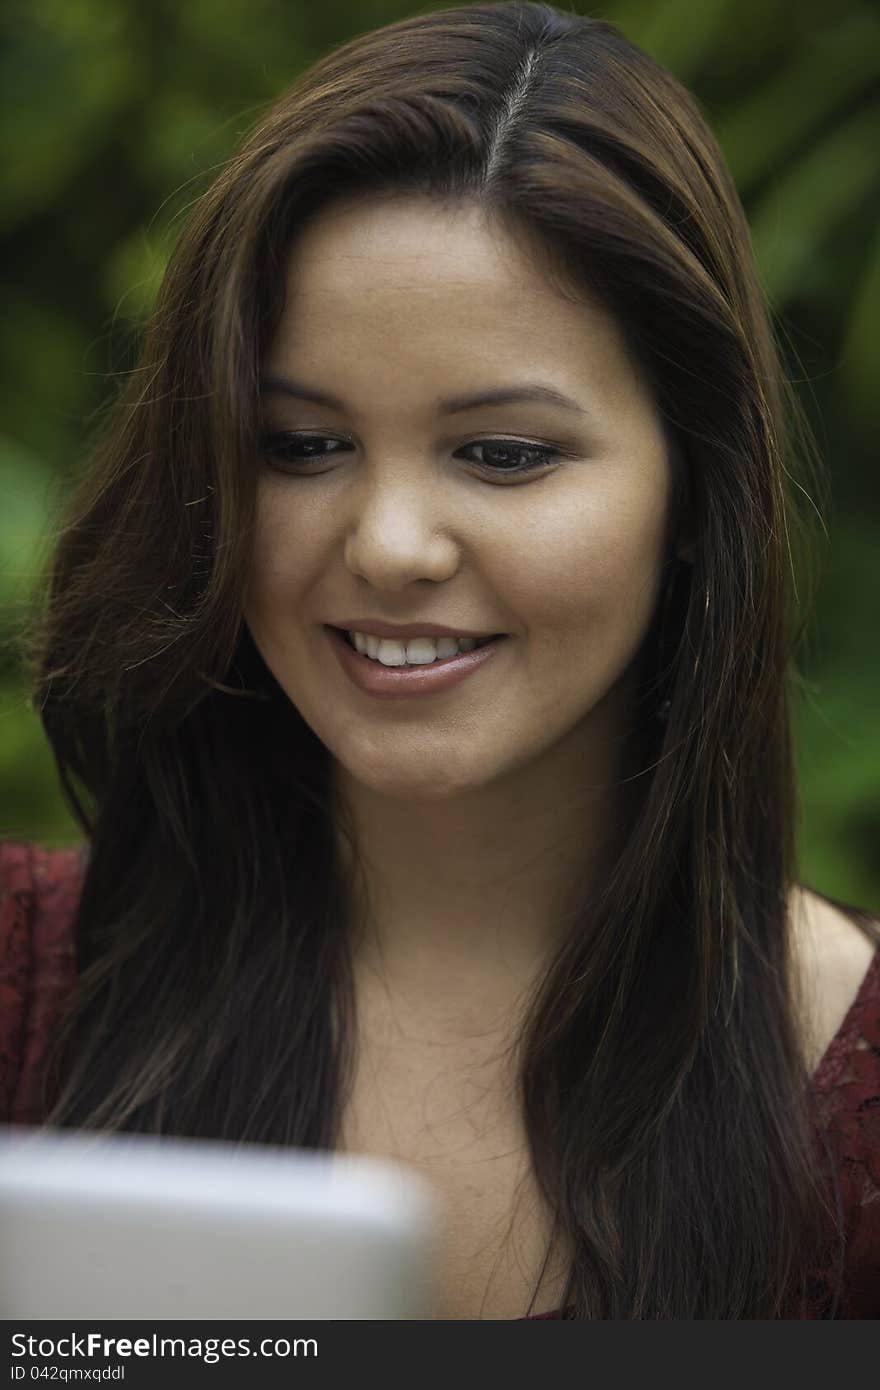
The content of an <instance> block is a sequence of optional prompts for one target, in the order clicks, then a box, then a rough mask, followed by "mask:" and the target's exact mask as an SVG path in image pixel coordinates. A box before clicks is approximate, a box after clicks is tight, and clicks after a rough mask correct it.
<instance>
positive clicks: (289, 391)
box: [260, 373, 587, 415]
mask: <svg viewBox="0 0 880 1390" xmlns="http://www.w3.org/2000/svg"><path fill="white" fill-rule="evenodd" d="M260 389H261V391H263V392H265V393H267V394H268V393H271V392H277V393H279V394H280V395H284V396H295V397H296V398H297V399H298V400H302V401H308V402H309V403H310V404H311V405H323V406H326V407H327V408H328V409H330V410H338V411H340V412H342V413H345V410H346V407H345V402H344V401H342V400H340V399H339V397H338V396H333V395H331V394H330V392H329V391H316V390H314V389H313V388H312V387H310V386H306V385H305V384H304V383H303V382H299V381H293V380H292V379H291V378H290V377H282V376H275V375H274V374H273V373H263V375H261V377H260ZM517 401H540V402H544V403H547V404H549V405H556V406H562V407H563V408H564V409H565V410H572V411H574V412H575V413H576V414H578V415H586V414H587V412H586V411H585V410H584V408H583V407H582V406H579V405H578V404H577V402H576V401H573V400H572V399H571V397H570V396H566V395H564V394H563V393H562V392H561V391H557V390H556V388H555V387H553V386H542V385H541V384H540V383H539V382H524V383H523V384H522V385H517V386H496V387H494V388H493V389H492V390H490V391H473V392H469V393H468V394H467V395H464V396H441V397H440V398H439V399H438V400H436V401H435V403H434V405H435V409H436V411H437V414H438V415H456V414H461V412H462V411H465V410H475V409H476V408H477V407H478V406H485V405H512V404H515V403H516V402H517Z"/></svg>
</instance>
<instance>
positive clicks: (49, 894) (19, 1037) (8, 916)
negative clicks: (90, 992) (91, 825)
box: [0, 840, 86, 1120]
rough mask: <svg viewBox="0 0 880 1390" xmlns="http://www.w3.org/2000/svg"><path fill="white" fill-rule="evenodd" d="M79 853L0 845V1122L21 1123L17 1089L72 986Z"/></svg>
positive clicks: (80, 848)
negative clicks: (18, 1120) (19, 1121)
mask: <svg viewBox="0 0 880 1390" xmlns="http://www.w3.org/2000/svg"><path fill="white" fill-rule="evenodd" d="M85 855H86V846H85V845H76V846H72V847H68V848H63V849H47V848H45V847H44V846H42V845H39V844H37V843H35V842H32V841H23V840H0V1120H6V1119H9V1118H23V1112H22V1105H21V1098H22V1088H23V1087H24V1090H25V1091H27V1090H28V1085H27V1082H28V1078H29V1077H30V1076H32V1075H36V1074H37V1071H38V1068H39V1063H40V1060H41V1058H42V1054H43V1052H44V1049H45V1046H46V1043H47V1040H48V1038H49V1036H50V1034H51V1033H52V1030H53V1029H54V1027H55V1023H56V1021H57V1017H58V1013H59V1010H60V1008H61V1006H62V1004H63V1002H64V1000H65V998H66V997H67V994H68V992H69V990H70V988H71V986H72V984H73V981H74V976H75V970H76V950H75V943H74V936H73V923H74V919H75V916H76V906H77V902H78V899H79V892H80V887H81V883H82V876H83V871H84V867H85Z"/></svg>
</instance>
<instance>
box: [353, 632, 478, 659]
mask: <svg viewBox="0 0 880 1390" xmlns="http://www.w3.org/2000/svg"><path fill="white" fill-rule="evenodd" d="M349 638H350V640H351V642H352V645H353V646H354V647H355V649H356V650H357V651H359V652H360V653H361V655H362V656H367V657H370V658H371V659H372V660H373V661H379V662H381V664H382V665H383V666H430V664H431V662H432V661H437V660H444V659H446V658H449V657H451V656H458V654H459V653H460V652H472V651H473V650H474V648H475V647H478V646H484V645H485V643H486V642H488V641H489V640H490V639H489V638H488V637H484V638H480V639H479V640H478V639H477V638H476V637H437V638H434V637H412V638H410V640H409V641H408V642H396V641H393V640H391V639H388V638H384V637H381V638H380V637H372V636H370V634H369V633H366V632H350V633H349Z"/></svg>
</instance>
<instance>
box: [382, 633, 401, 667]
mask: <svg viewBox="0 0 880 1390" xmlns="http://www.w3.org/2000/svg"><path fill="white" fill-rule="evenodd" d="M376 655H377V656H378V658H379V660H380V661H381V663H382V665H383V666H405V665H406V645H405V644H404V643H403V642H390V641H388V640H386V638H384V637H383V638H381V639H380V641H379V650H378V652H377V653H376Z"/></svg>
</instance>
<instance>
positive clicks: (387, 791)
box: [341, 757, 480, 801]
mask: <svg viewBox="0 0 880 1390" xmlns="http://www.w3.org/2000/svg"><path fill="white" fill-rule="evenodd" d="M341 768H342V770H343V774H344V776H346V777H347V778H350V779H351V780H352V781H353V782H357V783H358V784H359V785H360V786H362V787H364V788H365V789H366V790H368V791H371V792H373V793H374V794H375V795H376V796H387V797H391V798H393V799H394V800H397V801H451V800H452V799H453V798H455V797H459V796H463V795H466V794H467V793H468V792H472V791H475V790H476V789H477V788H478V786H479V785H480V779H479V777H477V776H476V775H475V769H474V768H473V767H471V768H469V769H468V768H464V767H461V768H451V767H449V766H446V767H443V766H439V767H437V768H432V767H430V766H425V765H424V763H422V764H421V765H420V764H419V762H418V758H417V757H416V758H415V759H414V760H413V761H412V762H409V761H407V760H406V759H401V760H400V761H399V762H398V764H397V766H395V767H390V766H387V765H385V766H379V767H377V766H376V764H375V763H373V762H370V763H364V762H363V761H360V760H358V759H351V760H347V759H346V760H341Z"/></svg>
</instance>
